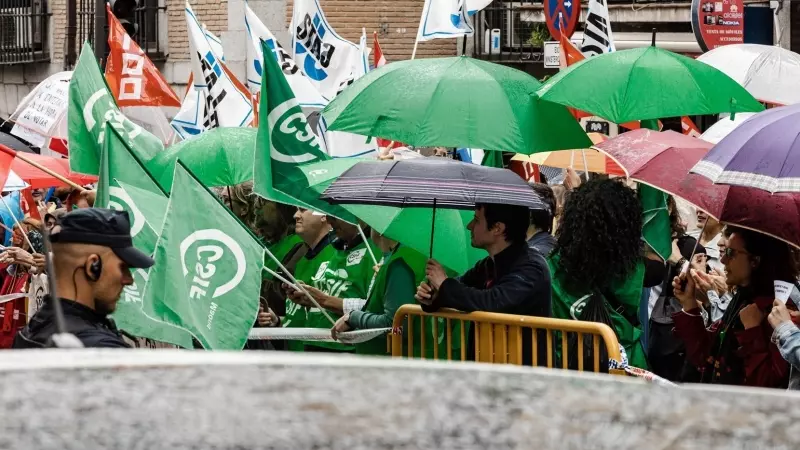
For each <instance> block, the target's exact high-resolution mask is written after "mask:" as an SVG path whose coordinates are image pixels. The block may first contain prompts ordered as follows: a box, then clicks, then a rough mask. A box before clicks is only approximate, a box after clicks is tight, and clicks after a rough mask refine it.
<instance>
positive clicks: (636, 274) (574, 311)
mask: <svg viewBox="0 0 800 450" xmlns="http://www.w3.org/2000/svg"><path fill="white" fill-rule="evenodd" d="M641 236H642V208H641V205H640V203H639V200H638V199H637V197H636V193H635V192H634V191H633V190H632V189H630V188H628V187H627V186H625V185H624V184H622V183H621V182H619V181H616V180H609V179H605V180H592V181H589V182H588V183H586V184H584V185H581V186H580V187H579V188H577V189H575V190H574V191H572V192H571V193H570V194H569V195H568V196H567V199H566V203H565V204H564V211H563V213H562V216H561V222H560V224H559V227H558V231H557V233H556V239H557V241H558V242H557V244H556V248H555V250H554V251H553V253H552V254H551V256H550V258H549V260H548V263H549V265H550V272H551V274H552V278H553V284H552V302H553V317H557V318H561V319H574V320H591V318H587V317H586V314H583V313H584V307H585V306H586V305H587V304H588V303H589V300H592V299H601V300H602V304H601V305H603V306H604V307H605V310H606V313H604V315H605V317H607V318H608V319H609V320H608V322H610V323H611V325H612V327H613V328H614V331H615V332H616V334H617V338H618V339H619V342H620V344H622V346H623V347H624V348H625V351H626V353H627V355H628V361H629V362H630V364H631V365H632V366H636V367H641V368H646V367H647V360H646V358H645V353H644V349H643V348H642V344H641V342H640V340H639V338H640V336H641V334H642V331H641V329H640V328H639V320H638V318H637V317H638V316H637V315H638V311H639V303H640V299H641V296H642V282H643V279H644V264H643V263H642V241H641Z"/></svg>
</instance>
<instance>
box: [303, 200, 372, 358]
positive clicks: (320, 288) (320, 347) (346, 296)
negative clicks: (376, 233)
mask: <svg viewBox="0 0 800 450" xmlns="http://www.w3.org/2000/svg"><path fill="white" fill-rule="evenodd" d="M328 223H330V224H331V227H333V231H334V233H335V234H336V237H337V240H336V242H335V243H334V244H333V245H334V246H336V247H337V248H338V250H339V252H337V254H336V255H335V256H334V257H333V258H331V259H330V260H329V261H328V262H327V263H322V264H321V265H320V266H319V269H318V270H317V273H316V274H315V275H314V276H313V277H312V278H311V282H310V283H308V284H309V285H307V286H304V288H305V289H306V290H307V291H308V292H309V294H311V296H312V297H314V300H316V301H317V303H319V305H320V306H322V307H323V308H325V309H326V310H327V311H328V313H329V315H331V316H332V317H333V318H334V320H336V319H338V318H339V317H341V316H342V315H343V314H345V313H348V312H350V311H354V310H360V309H361V308H363V306H364V304H366V302H367V298H369V294H370V290H371V289H372V286H373V284H374V282H375V277H376V272H375V269H374V266H375V264H374V262H373V260H372V257H371V255H370V253H372V254H376V253H378V249H377V247H375V244H374V243H372V242H364V240H363V239H362V238H361V233H359V231H358V227H356V226H355V225H351V224H349V223H347V222H345V221H343V220H339V219H336V218H334V217H331V216H329V217H328ZM367 246H370V249H368V248H367ZM303 281H305V280H303ZM292 301H294V302H298V303H300V304H302V305H304V306H306V307H307V308H308V316H307V319H306V325H305V326H306V327H310V328H326V329H329V328H330V327H331V326H332V325H333V324H332V323H331V322H330V320H328V318H327V317H325V315H324V314H323V313H322V311H321V310H320V309H319V308H317V307H316V305H314V304H313V303H311V302H310V301H309V300H308V299H307V298H306V297H305V295H303V294H302V293H300V292H295V293H293V294H292ZM305 350H306V351H329V352H353V351H354V350H355V348H354V347H353V346H352V345H346V344H342V343H340V342H308V343H307V344H306V346H305Z"/></svg>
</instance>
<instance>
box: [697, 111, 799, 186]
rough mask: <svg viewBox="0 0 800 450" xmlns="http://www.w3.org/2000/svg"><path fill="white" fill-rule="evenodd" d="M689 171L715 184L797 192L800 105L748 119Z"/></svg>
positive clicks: (765, 112)
mask: <svg viewBox="0 0 800 450" xmlns="http://www.w3.org/2000/svg"><path fill="white" fill-rule="evenodd" d="M723 120H728V119H723ZM691 171H692V172H694V173H697V174H700V175H702V176H704V177H706V178H708V179H709V180H711V181H713V182H714V183H717V184H730V185H735V186H748V187H754V188H757V189H763V190H765V191H769V192H771V193H775V192H800V104H798V105H792V106H784V107H781V108H773V109H770V110H767V111H764V112H762V113H759V114H756V115H755V116H753V117H751V118H750V119H748V120H747V121H746V122H745V123H743V124H742V125H740V126H739V127H738V128H736V129H735V130H733V131H732V132H731V133H730V134H729V135H727V136H726V137H725V138H723V139H722V140H721V141H720V142H719V143H718V144H717V145H715V146H714V147H713V148H712V149H711V151H709V152H708V154H707V155H706V156H705V157H704V158H703V159H702V160H700V162H698V163H697V165H695V166H694V167H693V168H692V170H691Z"/></svg>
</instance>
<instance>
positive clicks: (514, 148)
mask: <svg viewBox="0 0 800 450" xmlns="http://www.w3.org/2000/svg"><path fill="white" fill-rule="evenodd" d="M540 86H541V84H540V83H539V82H538V81H537V80H536V79H535V78H533V77H531V76H530V75H528V74H526V73H524V72H521V71H519V70H516V69H512V68H509V67H505V66H501V65H499V64H494V63H490V62H486V61H480V60H477V59H472V58H469V57H464V56H458V57H452V58H427V59H415V60H408V61H399V62H394V63H392V64H387V65H385V66H383V67H381V68H380V69H377V70H373V71H372V72H370V73H368V74H367V75H365V76H364V77H362V78H361V79H359V80H358V81H356V82H355V83H353V84H352V85H351V86H350V87H348V88H347V89H345V90H344V91H343V92H342V93H341V94H339V95H338V96H336V98H335V99H334V100H333V101H332V102H331V103H330V104H328V106H327V107H325V109H323V110H322V116H323V118H324V119H325V121H326V123H327V125H328V129H330V130H337V131H348V132H351V133H355V134H361V135H365V136H376V137H381V138H385V139H393V140H395V141H397V142H403V143H405V144H409V145H414V146H419V147H422V146H443V147H468V148H481V149H485V150H505V151H511V152H516V153H523V154H526V155H529V154H531V153H536V152H542V151H551V150H567V149H574V148H587V147H589V146H590V145H591V142H590V141H589V138H588V137H587V136H586V133H584V132H583V130H582V129H581V127H580V125H579V124H578V123H577V122H576V121H575V119H574V118H573V117H572V115H571V114H570V113H569V112H568V111H567V109H566V108H564V107H563V106H560V105H555V104H552V103H544V102H538V101H537V100H536V98H535V96H534V92H536V90H537V89H538V88H539V87H540Z"/></svg>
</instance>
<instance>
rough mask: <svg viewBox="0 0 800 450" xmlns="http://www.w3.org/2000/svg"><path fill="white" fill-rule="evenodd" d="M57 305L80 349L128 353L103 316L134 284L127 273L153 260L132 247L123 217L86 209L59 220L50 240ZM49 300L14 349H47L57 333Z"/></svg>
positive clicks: (109, 321) (126, 217) (121, 212)
mask: <svg viewBox="0 0 800 450" xmlns="http://www.w3.org/2000/svg"><path fill="white" fill-rule="evenodd" d="M50 240H51V242H52V244H53V266H54V269H55V274H51V275H53V276H54V277H55V284H56V291H57V293H58V294H59V295H60V296H61V298H60V299H59V300H58V301H59V302H60V304H61V309H62V310H63V312H64V322H65V325H66V332H67V333H71V334H73V335H74V336H75V337H77V338H78V339H79V340H80V341H81V343H82V344H83V346H84V347H112V348H113V347H116V348H127V347H129V346H128V344H127V343H125V341H124V340H123V339H122V336H121V335H120V333H119V331H117V328H116V326H115V325H114V322H113V320H111V319H110V318H108V315H109V314H111V313H112V312H114V310H115V309H116V307H117V300H118V299H119V296H120V294H121V293H122V289H123V288H124V287H125V286H128V285H130V284H133V277H132V276H131V272H130V269H132V268H147V267H150V266H152V265H153V259H152V258H150V257H149V256H147V255H145V254H144V253H142V252H141V251H139V250H137V249H135V248H134V247H133V242H132V238H131V226H130V220H129V218H128V213H127V212H124V211H112V210H109V209H100V208H85V209H79V210H76V211H73V212H71V213H69V214H66V215H64V217H62V219H61V221H60V223H59V224H58V225H56V226H55V228H54V229H53V234H52V235H51V238H50ZM54 301H56V300H54V299H52V298H50V297H45V300H44V305H43V306H42V308H41V309H40V310H39V312H37V313H36V315H34V316H33V318H31V320H30V322H29V323H28V325H27V326H26V327H25V328H23V329H22V330H20V332H19V333H18V334H17V336H16V338H15V340H14V348H42V347H46V346H49V345H51V338H52V337H53V335H54V334H56V333H58V332H59V330H58V329H57V325H56V315H55V309H54V303H53V302H54Z"/></svg>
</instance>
